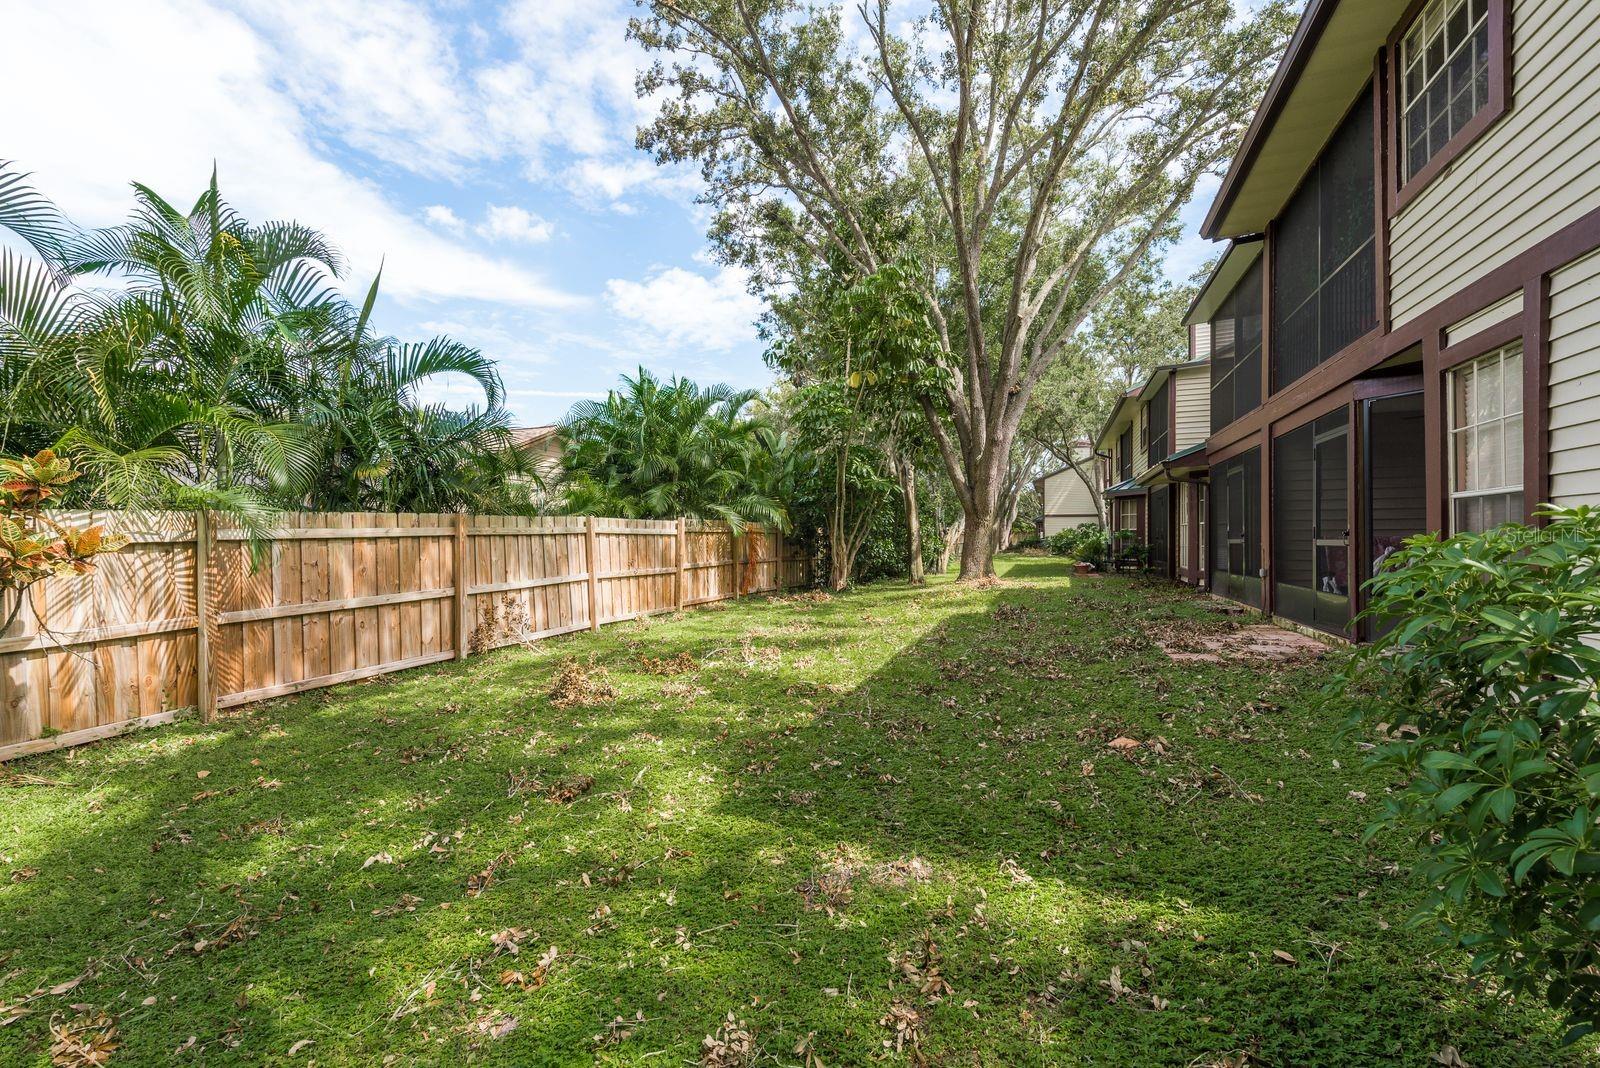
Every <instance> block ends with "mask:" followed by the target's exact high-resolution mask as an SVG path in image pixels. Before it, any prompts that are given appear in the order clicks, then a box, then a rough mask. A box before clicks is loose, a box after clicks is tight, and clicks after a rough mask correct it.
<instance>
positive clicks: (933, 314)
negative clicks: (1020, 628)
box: [631, 0, 1289, 578]
mask: <svg viewBox="0 0 1600 1068" xmlns="http://www.w3.org/2000/svg"><path fill="white" fill-rule="evenodd" d="M641 6H642V7H643V8H644V9H645V11H644V13H643V14H642V15H641V17H639V18H637V19H635V20H634V22H633V24H632V29H631V32H632V35H633V37H634V38H635V39H636V40H638V41H639V42H640V43H641V44H643V45H644V47H645V48H647V49H649V50H651V51H653V52H655V53H657V54H658V60H657V63H656V64H655V66H654V67H652V69H651V70H649V71H647V72H646V73H645V74H644V75H643V76H642V77H641V79H640V83H639V89H640V92H641V94H644V95H647V96H649V97H651V98H653V99H656V100H658V101H659V109H660V110H659V113H658V115H657V116H656V118H655V120H654V121H653V122H652V123H650V124H649V125H648V126H646V127H644V128H643V129H641V131H640V134H639V142H640V145H641V146H642V147H644V148H646V149H649V150H651V151H653V152H654V153H655V154H656V156H657V158H658V159H659V160H661V161H663V162H666V161H686V160H692V161H696V162H698V163H699V164H700V165H701V169H702V173H703V176H704V179H705V183H706V189H705V194H704V196H705V199H706V201H707V202H708V203H709V204H710V205H711V206H713V207H714V208H715V209H716V218H715V222H714V223H713V227H712V237H713V240H714V241H715V242H716V244H717V247H718V249H719V251H720V253H721V254H722V255H723V257H724V258H725V259H727V260H728V261H729V262H733V263H738V264H740V265H742V266H744V267H745V268H746V269H748V270H749V271H750V272H751V275H752V278H753V279H754V280H755V284H756V285H757V286H758V287H761V288H765V289H768V290H777V289H781V288H782V287H784V286H785V285H787V284H789V282H790V281H791V280H792V279H794V278H795V277H797V276H799V275H802V274H803V273H804V271H803V266H802V265H803V264H805V263H808V262H809V263H817V262H836V263H839V264H840V265H841V267H842V269H844V270H846V271H848V272H850V273H851V274H852V275H853V276H854V277H856V278H861V277H866V276H868V275H870V274H872V273H874V272H876V271H877V270H878V269H880V268H881V267H882V266H883V265H884V264H887V263H889V262H891V261H894V260H897V259H904V258H912V259H914V260H915V261H916V262H918V263H920V264H921V266H922V271H921V279H920V289H921V293H922V296H923V299H924V301H925V303H926V307H927V312H928V315H929V317H930V319H931V320H932V322H933V323H934V325H935V327H936V332H937V335H938V339H939V350H940V351H939V357H938V362H939V364H940V367H939V372H940V373H939V374H938V375H937V376H935V377H934V379H933V381H932V383H931V384H930V385H929V386H928V388H927V389H925V390H924V391H922V393H921V394H920V397H919V406H920V407H921V408H922V411H923V414H924V416H925V417H926V419H927V421H928V424H929V429H930V431H931V433H932V435H933V438H934V440H935V442H936V444H937V446H938V449H939V453H940V455H941V457H942V459H943V463H944V466H945V468H946V470H947V473H948V474H949V476H950V479H951V482H952V483H953V485H954V487H955V492H956V495H957V497H958V498H959V500H960V503H961V507H962V511H963V513H964V515H965V536H964V538H963V543H962V555H961V575H962V577H963V578H976V577H981V576H983V575H987V574H991V573H992V571H993V551H994V550H993V546H994V544H995V538H994V533H995V529H996V525H997V524H998V523H1000V522H1001V521H1002V520H1003V518H1004V517H1003V514H1002V513H1003V511H1004V505H1005V502H1004V500H1003V497H1004V490H1005V485H1006V482H1007V464H1008V462H1009V460H1010V458H1011V455H1012V443H1013V441H1014V440H1015V438H1016V436H1017V431H1018V427H1019V425H1020V423H1021V421H1022V417H1023V414H1024V412H1025V410H1026V408H1027V406H1028V402H1029V399H1030V398H1031V397H1032V395H1033V391H1034V388H1035V387H1036V386H1037V385H1038V383H1039V382H1040V380H1041V379H1042V378H1043V376H1044V375H1045V373H1046V372H1047V371H1048V370H1049V369H1050V367H1051V366H1052V365H1053V364H1055V363H1056V362H1057V360H1058V359H1059V358H1060V357H1061V355H1062V352H1063V350H1064V348H1065V347H1066V345H1067V344H1068V342H1069V340H1070V339H1071V338H1072V336H1073V335H1074V334H1075V333H1076V331H1077V330H1078V327H1079V326H1080V325H1081V324H1082V323H1083V322H1084V320H1085V319H1086V318H1087V317H1088V316H1089V314H1090V313H1091V312H1092V311H1093V310H1094V308H1095V307H1096V305H1097V304H1099V303H1100V302H1101V301H1102V300H1104V299H1105V297H1106V296H1107V295H1108V294H1109V293H1111V292H1113V291H1114V290H1115V289H1116V288H1117V287H1118V285H1119V284H1120V283H1121V282H1122V281H1123V280H1124V279H1125V277H1126V276H1127V275H1128V274H1129V273H1130V272H1131V271H1132V270H1133V269H1134V268H1135V267H1136V265H1138V264H1139V263H1141V262H1143V261H1144V260H1145V258H1146V256H1147V255H1148V253H1149V250H1150V249H1151V248H1152V247H1153V246H1156V245H1158V244H1159V243H1160V242H1162V241H1165V240H1168V239H1170V237H1171V236H1172V235H1173V233H1174V230H1175V225H1176V219H1177V216H1178V212H1179V210H1180V209H1181V208H1182V206H1183V205H1184V204H1185V203H1187V202H1188V201H1189V200H1190V199H1191V197H1192V196H1193V194H1194V190H1195V186H1196V183H1197V182H1198V181H1199V180H1200V178H1201V177H1202V176H1203V175H1205V174H1207V173H1210V172H1214V171H1215V170H1217V169H1218V168H1219V167H1220V166H1221V165H1222V164H1223V163H1224V162H1225V161H1226V160H1227V158H1228V157H1229V155H1230V153H1231V151H1232V149H1233V147H1234V145H1235V144H1236V142H1237V140H1238V138H1239V136H1240V132H1241V130H1242V126H1243V123H1244V122H1245V120H1246V119H1247V118H1248V116H1249V114H1250V111H1251V108H1252V107H1253V105H1254V103H1255V101H1256V99H1257V98H1258V97H1259V95H1260V93H1261V91H1262V88H1263V85H1264V82H1265V78H1266V76H1267V74H1268V73H1269V68H1270V63H1271V60H1272V58H1273V56H1274V55H1275V54H1276V53H1277V52H1278V51H1279V49H1280V48H1281V46H1282V43H1283V39H1284V35H1285V33H1286V31H1287V28H1288V24H1289V15H1288V11H1287V5H1286V4H1285V3H1284V0H1271V2H1269V3H1268V4H1267V5H1265V7H1264V8H1263V9H1262V10H1261V11H1260V12H1259V13H1257V14H1254V15H1250V14H1248V13H1244V14H1241V12H1239V11H1236V10H1235V5H1234V4H1233V3H1232V2H1230V0H933V3H932V4H931V10H928V11H927V12H926V13H919V12H918V11H917V10H916V9H914V8H910V7H908V8H907V9H906V10H905V11H902V10H901V8H900V6H899V5H895V6H893V7H891V5H890V3H889V0H864V2H863V3H862V4H861V5H860V6H858V7H855V8H853V9H851V10H848V11H847V10H845V9H844V8H842V7H841V6H839V5H828V4H820V3H812V2H806V0H641ZM852 29H853V30H854V31H855V32H854V33H851V32H848V31H850V30H852Z"/></svg>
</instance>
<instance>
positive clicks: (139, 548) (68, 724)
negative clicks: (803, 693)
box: [0, 512, 809, 760]
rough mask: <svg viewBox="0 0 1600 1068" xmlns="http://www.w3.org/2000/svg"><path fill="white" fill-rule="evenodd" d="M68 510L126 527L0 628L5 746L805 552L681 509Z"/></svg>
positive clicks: (546, 632)
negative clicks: (265, 532) (246, 523)
mask: <svg viewBox="0 0 1600 1068" xmlns="http://www.w3.org/2000/svg"><path fill="white" fill-rule="evenodd" d="M62 518H64V519H67V520H69V521H71V522H74V523H85V522H99V523H104V524H106V525H107V527H108V528H110V529H112V530H115V531H118V532H120V533H125V534H127V535H129V537H130V538H131V542H130V544H129V545H128V547H127V548H125V549H123V550H122V551H121V552H119V553H115V554H112V555H110V556H105V557H101V558H100V561H99V567H98V568H97V569H96V570H95V571H94V573H93V574H91V575H90V576H88V577H86V578H84V579H59V580H54V581H49V582H44V583H39V584H37V585H36V586H34V587H33V588H32V589H30V590H29V591H28V593H27V596H28V598H29V605H28V607H27V608H25V609H24V610H23V611H22V612H21V614H20V615H19V616H18V618H17V621H16V622H15V623H14V624H13V625H12V627H11V628H10V629H9V630H7V631H6V632H5V633H4V634H0V760H7V759H11V758H13V757H17V756H21V755H24V754H27V753H34V752H42V751H45V750H49V749H55V748H60V747H61V746H64V745H74V744H79V743H82V742H86V741H93V740H96V739H99V738H105V737H109V736H111V735H113V734H116V733H119V732H121V731H124V730H129V729H133V728H135V727H138V726H142V725H147V724H151V723H158V722H166V721H169V720H170V719H172V718H173V715H174V714H175V713H176V712H177V711H179V710H182V709H186V708H199V710H200V712H201V714H202V715H209V714H210V712H211V710H212V709H213V708H226V707H229V706H233V705H239V704H245V703H248V702H250V701H258V700H263V699H265V698H269V697H278V696H282V695H284V694H290V693H297V692H299V691H302V690H309V689H315V688H318V687H322V686H332V685H335V684H337V683H341V682H349V681H353V680H356V679H362V678H369V677H371V676H374V675H379V674H383V673H386V672H390V671H397V670H400V669H403V668H408V667H418V666H421V665H424V664H432V663H437V662H439V661H442V660H448V659H452V658H459V657H463V656H467V655H469V654H471V653H477V652H483V651H487V650H490V649H495V648H498V647H501V646H504V645H509V644H515V643H520V642H526V641H535V640H538V639H540V638H547V637H551V636H553V635H557V634H567V633H571V632H573V631H578V630H585V629H590V628H594V627H599V626H603V625H605V624H608V623H616V622H621V621H623V620H629V619H638V618H641V617H644V616H650V615H655V614H658V613H662V612H671V611H674V610H678V609H682V608H688V607H692V606H694V605H698V604H705V603H708V602H712V601H720V600H727V599H730V598H733V597H737V596H740V595H741V594H747V593H759V592H765V591H772V590H779V589H785V588H788V587H793V586H798V585H803V584H804V583H805V582H806V581H807V580H808V570H809V563H808V561H806V560H805V559H803V558H801V557H799V556H797V555H794V554H792V553H790V552H789V551H788V548H787V547H786V545H785V541H784V538H783V536H782V535H781V534H779V533H777V532H774V531H764V530H760V529H757V528H750V529H747V530H746V531H744V532H743V533H742V534H740V535H734V534H733V533H732V531H731V530H730V529H729V528H728V527H727V526H726V525H724V524H720V523H701V522H697V521H684V520H666V521H659V520H638V519H612V518H595V519H593V520H590V519H587V518H585V517H581V516H553V517H538V518H528V517H522V516H463V515H441V514H427V515H412V514H400V515H396V514H391V513H380V512H357V513H321V512H308V513H301V514H295V515H286V516H283V517H282V518H281V520H280V521H279V523H278V526H277V528H276V529H275V530H273V531H272V532H271V534H270V535H269V536H267V537H266V538H264V539H260V540H257V541H252V540H250V538H249V536H248V534H247V533H246V532H245V531H243V530H241V529H240V528H239V527H237V526H236V525H233V524H230V523H227V522H224V521H220V520H217V519H214V518H213V517H209V516H196V515H191V514H187V513H158V514H154V515H152V514H138V515H135V514H130V513H115V512H108V513H89V512H77V513H69V514H67V515H66V516H63V517H62ZM12 603H14V602H9V601H0V611H5V612H9V609H10V607H11V604H12ZM0 618H3V617H0Z"/></svg>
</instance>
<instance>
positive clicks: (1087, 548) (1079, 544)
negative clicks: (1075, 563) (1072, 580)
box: [1046, 523, 1106, 567]
mask: <svg viewBox="0 0 1600 1068" xmlns="http://www.w3.org/2000/svg"><path fill="white" fill-rule="evenodd" d="M1046 544H1047V545H1048V547H1049V549H1050V552H1051V553H1053V554H1054V555H1056V556H1066V557H1070V558H1072V559H1074V560H1084V561H1087V562H1089V563H1092V564H1094V565H1095V566H1097V567H1099V566H1103V564H1104V562H1105V555H1106V531H1105V528H1104V527H1102V526H1101V525H1100V524H1099V523H1083V524H1080V525H1079V526H1077V527H1075V528H1074V529H1072V530H1062V531H1058V532H1057V533H1055V534H1052V535H1050V537H1049V538H1048V539H1046Z"/></svg>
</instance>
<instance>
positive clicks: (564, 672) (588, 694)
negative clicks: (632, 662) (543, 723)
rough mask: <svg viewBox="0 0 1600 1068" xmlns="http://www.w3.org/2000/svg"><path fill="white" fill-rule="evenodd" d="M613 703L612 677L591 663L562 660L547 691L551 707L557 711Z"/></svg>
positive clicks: (614, 687)
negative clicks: (557, 709) (548, 691)
mask: <svg viewBox="0 0 1600 1068" xmlns="http://www.w3.org/2000/svg"><path fill="white" fill-rule="evenodd" d="M616 699H617V687H616V684H614V683H613V682H612V681H611V673H610V672H609V671H607V670H606V669H605V668H604V667H601V666H600V665H599V664H596V663H594V662H593V661H589V662H587V663H586V662H584V661H581V660H575V659H572V658H570V657H569V658H568V659H566V660H563V661H562V662H561V666H560V667H559V668H558V669H557V670H556V678H555V682H554V683H553V684H552V685H551V687H550V703H551V704H553V705H555V706H556V707H557V708H588V707H590V706H592V705H602V704H606V703H608V702H610V701H615V700H616Z"/></svg>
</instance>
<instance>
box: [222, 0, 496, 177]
mask: <svg viewBox="0 0 1600 1068" xmlns="http://www.w3.org/2000/svg"><path fill="white" fill-rule="evenodd" d="M236 2H237V3H239V5H240V7H241V10H242V11H243V12H244V14H245V15H246V17H248V18H249V19H250V21H251V23H252V24H253V25H254V26H255V27H256V28H257V29H258V30H259V31H260V32H261V33H262V34H263V35H264V36H265V37H266V39H267V40H268V41H269V42H271V44H272V45H273V46H274V47H273V64H272V70H271V71H270V72H269V76H273V77H274V78H275V80H276V81H277V82H279V83H280V84H282V85H283V87H284V88H285V89H286V90H287V91H288V92H289V94H290V95H292V96H293V98H294V99H295V101H296V102H297V103H298V104H299V105H300V106H301V108H302V109H303V110H305V111H306V112H307V113H308V114H310V115H312V116H313V117H315V118H316V120H317V121H318V123H319V124H321V125H322V126H324V127H326V128H328V129H330V130H333V131H335V132H337V133H338V134H339V136H340V138H341V139H342V140H344V141H345V142H346V143H347V144H349V145H351V146H353V147H355V148H359V149H361V150H362V151H364V152H368V153H371V154H372V155H374V156H376V157H378V158H379V159H382V160H386V161H388V162H390V163H394V164H397V165H399V166H401V167H404V168H406V169H408V170H412V171H415V172H417V173H420V174H427V175H432V176H442V177H459V176H460V175H461V174H463V173H464V171H465V169H466V167H467V166H468V164H469V163H470V162H471V161H473V160H475V159H477V158H479V157H481V156H483V155H484V154H485V152H486V148H487V147H488V142H487V139H486V136H485V130H484V125H483V122H482V119H481V116H480V114H479V113H478V109H477V107H476V106H475V102H474V101H473V100H471V99H470V97H469V95H468V93H467V92H466V91H464V80H463V77H462V73H461V64H460V62H459V60H458V59H457V57H456V54H455V51H454V49H453V48H452V46H451V40H450V33H449V26H448V25H446V24H444V23H442V22H441V21H439V20H438V19H436V18H435V17H434V14H433V12H432V11H430V10H429V8H428V7H427V6H426V5H425V4H420V3H415V2H412V0H363V2H362V3H360V4H285V3H281V2H279V0H236Z"/></svg>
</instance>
